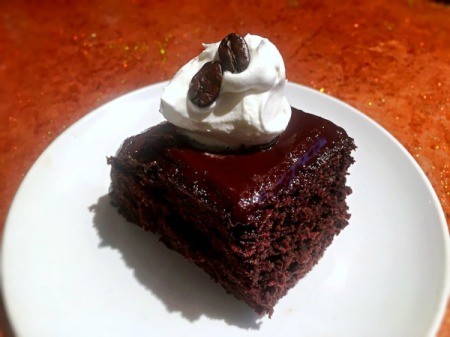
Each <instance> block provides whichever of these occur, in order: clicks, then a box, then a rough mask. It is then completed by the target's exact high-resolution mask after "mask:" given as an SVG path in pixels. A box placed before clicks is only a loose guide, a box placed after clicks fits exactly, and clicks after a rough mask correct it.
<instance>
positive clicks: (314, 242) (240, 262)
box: [108, 108, 355, 314]
mask: <svg viewBox="0 0 450 337" xmlns="http://www.w3.org/2000/svg"><path fill="white" fill-rule="evenodd" d="M354 148H355V145H354V143H353V139H352V138H350V137H349V136H348V135H347V133H346V132H345V131H344V130H343V129H342V128H340V127H338V126H336V125H335V124H333V123H332V122H330V121H328V120H325V119H323V118H320V117H317V116H315V115H311V114H309V113H305V112H303V111H300V110H297V109H294V108H293V109H292V117H291V120H290V122H289V125H288V127H287V129H286V131H285V132H283V133H282V134H281V135H280V136H279V137H278V138H277V139H276V140H275V141H274V143H273V144H271V146H269V147H266V148H253V149H247V150H237V151H230V152H221V153H216V152H212V151H207V150H202V149H199V148H198V147H196V146H193V144H192V143H191V142H190V141H189V140H188V139H187V137H186V136H185V135H183V134H182V133H180V132H179V129H178V128H177V127H175V126H174V125H172V124H170V123H168V122H165V123H162V124H159V125H157V126H155V127H153V128H150V129H148V130H147V131H145V132H143V133H142V134H139V135H136V136H133V137H130V138H128V139H126V140H125V141H124V143H123V144H122V146H121V148H120V149H119V151H118V153H117V154H116V156H114V157H110V158H108V163H109V164H110V165H111V179H112V183H111V188H110V197H111V201H112V203H113V205H114V206H116V207H117V209H118V211H119V212H120V213H121V214H122V215H123V216H125V218H126V219H127V220H129V221H131V222H133V223H135V224H137V225H138V226H140V227H142V228H143V229H145V230H149V231H152V232H154V233H157V234H158V235H160V237H161V241H162V242H164V243H165V244H166V245H167V246H168V247H169V248H171V249H174V250H176V251H178V252H179V253H180V254H182V255H183V256H184V257H186V258H187V259H189V260H191V261H193V262H194V263H196V264H197V265H198V266H200V267H201V268H203V269H204V270H205V271H206V272H207V273H208V274H209V275H210V276H211V277H212V278H213V279H214V280H215V281H216V282H218V283H219V284H221V285H222V286H223V287H224V288H225V289H226V290H227V291H228V292H230V293H232V294H233V295H234V296H236V297H237V298H238V299H241V300H243V301H245V302H246V303H247V304H248V305H249V306H251V307H252V308H254V309H255V310H256V312H258V313H259V314H265V313H268V314H272V312H273V307H274V305H275V304H276V302H277V301H278V300H279V299H280V298H281V297H282V296H284V295H285V294H286V292H287V291H288V290H289V288H291V287H292V286H294V285H295V284H296V283H297V281H298V280H299V279H300V278H302V277H303V276H304V275H305V274H306V273H308V272H309V271H310V270H311V268H312V267H313V266H314V265H315V264H316V263H317V261H318V260H319V259H320V258H321V256H322V255H323V253H324V251H325V249H326V248H327V247H328V246H329V245H330V244H331V242H332V241H333V238H334V236H336V235H337V234H339V232H340V231H341V230H342V229H343V228H344V227H345V226H347V224H348V219H349V213H348V207H347V205H346V202H345V198H346V196H347V195H348V194H349V193H350V192H351V190H350V188H349V187H347V186H346V175H347V169H348V167H349V166H350V165H351V164H352V163H353V158H352V157H351V151H352V150H353V149H354Z"/></svg>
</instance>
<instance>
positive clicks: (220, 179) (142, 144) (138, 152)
mask: <svg viewBox="0 0 450 337" xmlns="http://www.w3.org/2000/svg"><path fill="white" fill-rule="evenodd" d="M347 139H349V138H348V136H347V134H346V132H345V131H344V130H343V129H342V128H340V127H338V126H336V125H335V124H333V123H332V122H330V121H328V120H326V119H323V118H320V117H317V116H315V115H311V114H309V113H305V112H303V111H300V110H297V109H295V108H292V117H291V120H290V122H289V125H288V127H287V129H286V131H285V132H284V133H283V134H281V135H280V136H279V138H278V139H277V140H276V141H275V142H274V144H272V145H271V146H270V147H267V148H265V149H259V150H256V149H253V150H241V151H235V152H230V153H215V152H209V151H205V150H204V149H199V148H197V147H195V146H193V145H192V143H191V142H190V141H189V139H187V137H186V136H184V135H182V134H181V133H179V132H178V129H177V128H176V127H175V126H173V125H172V124H169V123H167V122H166V123H162V124H159V125H157V126H155V127H153V128H150V129H149V130H147V131H145V132H143V133H142V134H139V135H137V136H134V137H131V138H128V139H127V140H126V141H125V142H124V144H123V146H122V148H121V150H120V151H119V153H118V159H120V158H125V157H128V158H129V159H132V158H134V159H136V160H137V161H138V162H139V163H140V164H142V165H144V167H145V165H151V163H152V162H153V161H155V160H156V159H158V165H159V166H160V168H162V169H165V166H166V167H167V168H168V169H169V168H170V169H173V167H177V169H176V170H175V171H174V172H176V174H182V175H184V176H185V177H187V178H188V179H183V180H184V181H190V182H191V183H192V188H193V193H195V192H196V191H201V190H204V191H208V195H210V196H211V195H215V197H213V198H212V199H216V200H211V201H212V202H216V204H217V203H218V204H219V205H221V206H223V207H227V206H230V205H240V206H241V207H242V208H245V207H248V206H251V205H252V204H255V203H258V204H260V203H262V202H264V201H265V200H266V199H268V198H270V197H271V196H274V195H276V193H277V192H278V191H280V190H281V189H284V188H289V187H290V185H291V184H292V181H293V180H294V179H295V178H296V176H297V175H298V174H299V172H300V171H301V170H302V171H304V170H305V168H310V169H314V166H315V165H316V166H317V165H319V164H320V163H321V162H322V161H324V160H325V159H326V157H327V156H329V155H330V153H332V152H333V151H336V150H339V149H340V148H342V147H343V146H344V145H346V144H347V143H346V142H345V141H346V140H347ZM343 141H344V142H343ZM174 164H175V165H174ZM174 174H175V173H174ZM206 178H207V179H206Z"/></svg>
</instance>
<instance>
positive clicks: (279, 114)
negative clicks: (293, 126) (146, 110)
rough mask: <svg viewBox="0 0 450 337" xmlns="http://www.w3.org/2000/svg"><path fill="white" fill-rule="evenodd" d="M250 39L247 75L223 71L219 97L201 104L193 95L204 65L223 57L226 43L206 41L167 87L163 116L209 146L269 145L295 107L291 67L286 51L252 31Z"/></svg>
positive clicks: (163, 102)
mask: <svg viewBox="0 0 450 337" xmlns="http://www.w3.org/2000/svg"><path fill="white" fill-rule="evenodd" d="M244 39H245V41H246V43H247V46H248V49H249V52H250V63H249V65H248V67H247V69H245V70H244V71H243V72H241V73H231V72H229V71H225V72H224V73H223V77H222V84H221V87H220V93H219V96H218V98H217V99H216V100H215V101H214V102H213V103H212V104H211V105H209V106H207V107H198V106H196V105H195V104H194V103H192V102H191V101H190V99H189V98H188V97H187V93H188V89H189V84H190V82H191V80H192V78H193V76H194V75H195V74H196V73H197V72H198V71H199V69H200V68H201V67H202V66H203V65H204V64H205V63H206V62H209V61H218V60H219V55H218V47H219V44H220V42H217V43H212V44H204V45H203V46H204V51H203V52H202V53H200V55H198V56H197V57H195V58H194V59H192V60H191V61H189V62H188V63H187V64H186V65H184V66H183V67H182V68H181V69H180V70H179V71H178V72H177V73H176V74H175V76H174V77H173V79H172V80H171V81H170V82H169V84H168V85H167V86H166V87H165V88H164V90H163V94H162V96H161V108H160V111H161V113H162V114H163V116H164V117H165V118H166V119H167V120H168V121H169V122H170V123H172V124H174V125H176V126H178V127H179V128H181V129H182V131H183V132H184V133H185V134H187V135H188V136H189V137H190V138H192V139H193V140H195V141H196V142H198V143H200V144H203V145H205V146H207V147H215V148H229V149H237V148H240V147H250V146H255V145H262V144H267V143H270V142H271V141H273V140H274V139H275V138H276V137H277V136H278V135H279V134H280V133H282V132H283V131H284V130H285V129H286V127H287V125H288V123H289V120H290V117H291V108H290V105H289V103H288V101H287V99H286V97H285V94H284V87H285V84H286V70H285V66H284V62H283V58H282V57H281V54H280V52H279V51H278V49H277V48H276V47H275V46H274V45H273V44H272V43H271V42H270V41H269V40H268V39H266V38H263V37H260V36H257V35H250V34H247V35H246V36H245V38H244Z"/></svg>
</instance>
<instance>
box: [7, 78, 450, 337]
mask: <svg viewBox="0 0 450 337" xmlns="http://www.w3.org/2000/svg"><path fill="white" fill-rule="evenodd" d="M164 84H165V83H159V84H155V85H152V86H149V87H146V88H143V89H141V90H138V91H135V92H132V93H130V94H128V95H125V96H123V97H120V98H118V99H116V100H114V101H112V102H110V103H108V104H106V105H104V106H102V107H100V108H98V109H97V110H95V111H93V112H92V113H90V114H88V115H87V116H86V117H84V118H82V119H81V120H80V121H78V122H77V123H75V124H74V125H73V126H72V127H70V128H69V129H68V130H67V131H66V132H64V133H63V134H62V135H61V136H59V137H58V139H57V140H56V141H55V142H53V144H51V145H50V146H49V148H48V149H47V150H45V151H44V153H43V154H42V155H41V156H40V158H39V159H38V160H37V161H36V163H35V164H34V165H33V167H32V168H31V170H30V171H29V173H28V174H27V176H26V177H25V179H24V181H23V183H22V185H21V187H20V189H19V191H18V192H17V195H16V197H15V199H14V201H13V204H12V206H11V209H10V212H9V215H8V218H7V222H6V228H5V233H4V238H3V246H2V256H1V263H2V264H1V272H2V287H3V294H4V298H5V302H6V307H7V312H8V314H9V317H10V319H11V322H12V325H13V328H14V330H15V331H16V333H17V335H18V336H25V337H26V336H45V337H51V336H55V337H69V336H108V337H111V336H159V337H163V336H186V335H187V336H196V337H202V336H208V337H209V336H211V334H214V335H215V336H217V337H220V336H233V337H239V336H248V337H250V336H270V337H272V336H278V337H281V336H292V335H293V334H295V335H298V336H302V337H310V336H311V337H317V336H334V337H339V336H345V337H349V336H358V337H359V336H365V337H369V336H376V337H379V336H383V337H386V336H392V337H398V336H408V337H414V336H418V337H419V336H420V337H423V336H432V335H433V334H434V333H435V332H436V331H437V329H438V327H439V323H440V320H441V319H442V317H443V314H444V310H445V304H446V300H447V297H448V294H449V243H448V233H447V226H446V222H445V219H444V215H443V211H442V209H441V207H440V204H439V202H438V199H437V197H436V194H435V192H434V191H433V189H432V187H431V185H430V183H429V182H428V180H427V178H426V177H425V175H424V173H423V172H422V171H421V170H420V168H419V167H418V165H417V164H416V163H415V161H414V160H413V159H412V157H411V156H410V155H409V154H408V153H407V151H406V150H405V149H404V148H403V147H402V146H401V145H400V144H399V143H398V142H397V141H396V140H395V139H394V138H393V137H392V136H391V135H389V134H388V133H387V132H386V131H385V130H383V129H382V128H381V127H380V126H378V125H377V124H376V123H374V122H373V121H372V120H370V119H369V118H367V117H366V116H364V115H363V114H362V113H360V112H358V111H357V110H355V109H354V108H352V107H350V106H348V105H347V104H345V103H342V102H340V101H338V100H336V99H334V98H332V97H329V96H327V95H324V94H321V93H319V92H317V91H314V90H312V89H309V88H306V87H303V86H299V85H295V84H288V86H287V89H286V94H287V96H288V99H289V100H290V103H291V105H293V106H296V107H298V108H300V109H304V110H306V111H309V112H312V113H315V114H318V115H321V116H323V117H325V118H328V119H330V120H332V121H334V122H335V123H336V124H339V125H341V126H343V127H344V128H345V129H346V130H347V132H348V133H349V135H351V136H352V137H354V139H355V143H356V144H357V146H358V149H357V150H356V151H355V153H354V157H355V160H356V163H355V164H354V165H353V166H352V167H351V174H350V176H349V180H348V184H349V185H350V186H351V187H352V189H353V194H352V195H351V196H350V197H349V199H348V202H349V206H350V211H351V213H352V218H351V220H350V225H349V226H348V227H347V228H346V229H345V230H344V231H343V232H342V233H341V234H340V235H339V236H338V237H337V238H336V239H335V241H334V242H333V244H332V245H331V247H330V248H329V249H328V250H327V251H326V253H325V256H324V257H323V259H322V260H321V261H320V262H319V264H318V265H317V266H316V267H315V268H314V269H313V270H312V271H311V272H310V273H309V274H308V275H307V276H306V277H305V278H304V279H302V280H300V282H299V283H298V284H297V286H296V287H294V288H293V289H292V290H290V291H289V293H288V295H287V296H285V297H284V298H282V299H281V300H280V302H279V303H278V305H277V306H276V307H275V313H274V314H273V316H272V318H271V319H269V318H268V317H262V318H260V317H257V316H256V315H255V314H254V313H253V311H252V310H250V309H249V308H248V307H247V306H246V305H244V304H243V303H241V302H239V301H238V300H236V299H234V298H233V297H232V296H230V295H227V294H226V293H225V291H224V290H222V288H221V287H220V286H218V285H217V284H215V283H214V282H212V281H211V280H210V279H209V278H208V276H207V275H206V274H205V273H204V272H203V271H201V270H200V269H199V268H197V267H196V266H195V265H193V264H191V263H189V262H187V261H185V260H184V259H183V258H182V257H180V256H179V255H178V254H176V253H174V252H172V251H170V250H168V249H167V248H166V247H165V246H164V245H163V244H161V243H160V242H159V241H158V238H157V237H156V236H155V235H153V234H151V233H145V232H143V231H142V230H141V229H140V228H138V227H137V226H134V225H131V224H127V223H126V222H125V221H124V220H123V218H122V217H121V216H119V215H118V214H117V212H116V210H115V209H114V208H112V207H111V206H110V205H109V201H108V196H107V194H108V186H109V167H108V166H107V164H106V157H107V156H110V155H113V154H114V153H115V152H116V150H117V149H118V147H119V146H120V144H121V142H122V141H123V140H124V139H125V138H126V137H128V136H130V135H133V134H135V133H138V132H140V131H142V130H144V129H146V128H148V127H150V126H151V125H154V124H155V123H158V122H159V121H161V120H162V118H161V116H160V115H159V113H158V107H159V97H160V94H161V90H162V87H163V86H164Z"/></svg>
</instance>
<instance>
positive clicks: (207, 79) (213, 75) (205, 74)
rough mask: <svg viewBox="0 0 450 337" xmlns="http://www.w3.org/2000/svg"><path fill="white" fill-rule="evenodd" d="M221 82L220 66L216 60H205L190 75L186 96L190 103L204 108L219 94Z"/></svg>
mask: <svg viewBox="0 0 450 337" xmlns="http://www.w3.org/2000/svg"><path fill="white" fill-rule="evenodd" d="M221 84H222V67H221V65H220V63H219V62H217V61H210V62H206V63H205V64H204V65H203V67H201V68H200V70H199V71H198V72H197V74H195V75H194V77H192V80H191V83H190V84H189V90H188V97H189V99H190V100H191V102H192V103H194V104H195V105H197V106H199V107H201V108H204V107H207V106H209V105H211V104H212V103H213V102H214V101H215V100H216V99H217V97H218V96H219V92H220V85H221Z"/></svg>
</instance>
